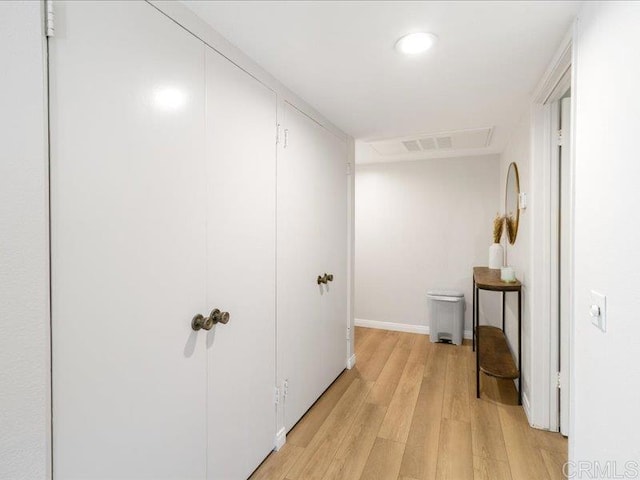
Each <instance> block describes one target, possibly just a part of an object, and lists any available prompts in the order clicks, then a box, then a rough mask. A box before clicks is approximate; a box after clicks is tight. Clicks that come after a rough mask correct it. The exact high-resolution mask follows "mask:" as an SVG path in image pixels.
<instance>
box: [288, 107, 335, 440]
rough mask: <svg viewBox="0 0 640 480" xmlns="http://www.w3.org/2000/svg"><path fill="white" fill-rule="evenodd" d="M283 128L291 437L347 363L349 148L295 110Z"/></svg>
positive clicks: (291, 110) (292, 110)
mask: <svg viewBox="0 0 640 480" xmlns="http://www.w3.org/2000/svg"><path fill="white" fill-rule="evenodd" d="M283 128H284V132H283V133H284V137H285V139H284V142H283V148H282V150H281V152H280V155H279V156H278V294H277V298H278V301H277V305H278V329H277V332H278V377H279V380H280V381H281V382H285V381H286V382H287V385H288V387H287V395H286V398H285V406H284V426H285V428H286V430H289V429H291V427H293V425H294V424H295V423H296V422H297V421H298V420H299V419H300V417H302V415H303V414H304V413H305V412H306V411H307V409H308V408H309V407H310V406H311V405H312V404H313V402H315V400H316V399H317V398H318V397H319V396H320V395H321V394H322V392H323V391H324V390H325V389H326V388H327V387H328V386H329V384H330V383H331V382H332V381H333V380H334V379H335V378H336V376H337V375H338V374H339V373H340V372H341V371H342V370H343V369H344V366H345V362H346V346H347V342H346V335H345V334H346V285H347V284H346V265H347V260H346V246H347V235H346V226H347V221H346V213H347V203H346V185H347V183H346V175H345V174H346V171H345V168H346V148H345V146H344V144H343V143H342V142H341V141H340V140H339V139H338V138H337V137H335V136H333V135H332V134H331V133H329V132H328V131H327V130H326V129H324V128H323V127H322V126H320V125H318V124H317V123H316V122H315V121H313V120H312V119H310V118H309V117H308V116H306V115H305V114H303V113H302V112H300V111H299V110H298V109H296V108H295V107H293V106H292V105H289V104H285V107H284V118H283ZM338 172H340V174H339V175H338ZM343 189H344V191H343ZM334 227H335V229H334ZM324 273H333V274H334V281H333V282H332V283H330V284H328V286H324V285H318V283H317V277H318V276H321V275H324ZM329 297H333V299H334V302H335V303H333V302H332V301H330V300H327V299H328V298H329ZM343 304H344V305H343Z"/></svg>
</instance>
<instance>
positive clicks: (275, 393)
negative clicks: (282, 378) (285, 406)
mask: <svg viewBox="0 0 640 480" xmlns="http://www.w3.org/2000/svg"><path fill="white" fill-rule="evenodd" d="M273 403H275V404H276V405H280V389H279V388H278V387H274V391H273Z"/></svg>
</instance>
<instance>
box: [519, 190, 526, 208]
mask: <svg viewBox="0 0 640 480" xmlns="http://www.w3.org/2000/svg"><path fill="white" fill-rule="evenodd" d="M518 208H519V209H520V210H524V209H526V208H527V194H526V193H525V192H522V193H520V194H519V195H518Z"/></svg>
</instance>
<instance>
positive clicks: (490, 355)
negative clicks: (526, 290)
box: [473, 267, 522, 405]
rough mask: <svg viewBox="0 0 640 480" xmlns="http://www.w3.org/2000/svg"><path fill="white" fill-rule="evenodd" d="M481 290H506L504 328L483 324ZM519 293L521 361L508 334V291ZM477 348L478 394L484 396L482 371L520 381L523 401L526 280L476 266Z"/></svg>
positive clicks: (474, 340)
mask: <svg viewBox="0 0 640 480" xmlns="http://www.w3.org/2000/svg"><path fill="white" fill-rule="evenodd" d="M480 290H489V291H493V292H502V329H500V328H498V327H491V326H488V325H480V313H479V312H480ZM507 292H516V293H517V294H518V365H517V366H516V363H515V361H514V359H513V356H512V355H511V350H510V349H509V344H508V342H507V337H506V334H505V295H506V293H507ZM473 349H474V350H475V352H476V397H477V398H480V372H483V373H485V374H487V375H491V376H493V377H497V378H504V379H513V380H515V379H516V378H517V379H518V380H519V382H518V402H519V404H520V405H522V391H521V388H522V283H520V282H519V281H518V280H516V281H514V282H503V281H502V280H500V270H492V269H489V268H487V267H474V268H473Z"/></svg>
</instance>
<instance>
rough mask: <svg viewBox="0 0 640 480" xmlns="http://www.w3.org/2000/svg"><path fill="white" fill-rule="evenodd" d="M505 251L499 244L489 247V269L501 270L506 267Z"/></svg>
mask: <svg viewBox="0 0 640 480" xmlns="http://www.w3.org/2000/svg"><path fill="white" fill-rule="evenodd" d="M503 262H504V249H503V248H502V245H500V244H499V243H494V244H493V245H491V246H490V247H489V268H494V269H499V268H502V266H503V265H504V263H503Z"/></svg>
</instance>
